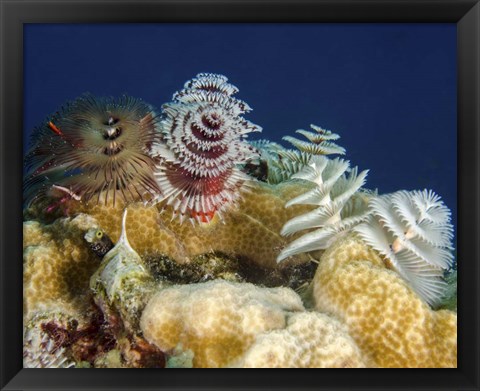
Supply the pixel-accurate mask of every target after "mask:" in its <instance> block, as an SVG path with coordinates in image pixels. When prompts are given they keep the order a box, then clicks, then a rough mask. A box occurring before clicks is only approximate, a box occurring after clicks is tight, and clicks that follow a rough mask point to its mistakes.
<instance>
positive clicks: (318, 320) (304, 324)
mask: <svg viewBox="0 0 480 391" xmlns="http://www.w3.org/2000/svg"><path fill="white" fill-rule="evenodd" d="M365 365H366V364H365V362H364V361H363V358H362V354H361V352H360V350H359V349H358V347H357V345H356V344H355V342H354V341H353V339H352V338H351V337H350V336H349V335H348V333H347V329H346V327H345V326H344V325H342V324H341V323H340V322H338V321H337V320H335V319H333V318H331V317H329V316H327V315H325V314H320V313H315V312H302V313H294V314H292V315H290V316H288V321H287V327H286V328H284V329H281V330H273V331H270V332H267V333H264V334H260V335H259V336H258V337H257V338H256V340H255V342H254V343H253V344H252V346H251V347H250V348H249V349H248V350H247V351H246V352H245V354H244V355H243V356H242V358H241V359H240V360H239V361H238V362H236V363H234V364H233V365H232V366H234V367H241V368H363V367H365Z"/></svg>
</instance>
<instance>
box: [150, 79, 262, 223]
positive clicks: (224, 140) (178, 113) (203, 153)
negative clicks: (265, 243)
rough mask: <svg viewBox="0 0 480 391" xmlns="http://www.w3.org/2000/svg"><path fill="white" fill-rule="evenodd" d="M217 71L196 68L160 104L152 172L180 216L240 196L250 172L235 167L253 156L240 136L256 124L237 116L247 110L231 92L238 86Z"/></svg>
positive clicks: (215, 209)
mask: <svg viewBox="0 0 480 391" xmlns="http://www.w3.org/2000/svg"><path fill="white" fill-rule="evenodd" d="M227 80H228V79H227V78H226V77H225V76H222V75H216V74H210V73H201V74H198V75H197V77H195V78H194V79H192V80H190V81H187V82H186V83H185V86H184V89H183V90H181V91H179V92H177V93H175V94H174V96H173V101H172V102H170V103H167V104H165V105H164V106H163V111H164V119H163V120H162V121H161V123H160V126H161V129H162V141H161V142H160V143H158V144H157V145H156V147H154V150H156V154H157V155H158V157H159V158H160V161H161V162H160V164H159V165H158V170H157V172H156V174H155V176H156V180H157V184H158V186H159V188H160V190H161V196H160V197H158V199H157V201H164V200H166V203H167V204H168V205H172V206H173V210H174V217H176V216H178V217H179V218H180V220H181V221H183V220H184V219H186V218H188V219H191V220H192V221H195V220H196V221H198V222H208V221H210V220H211V219H212V218H213V216H214V215H215V213H218V214H220V216H221V211H222V210H225V209H226V208H227V207H228V206H229V205H231V204H233V203H234V202H235V201H236V200H237V199H238V198H239V196H240V190H242V189H243V188H244V187H245V185H246V184H247V183H248V182H247V181H248V180H250V178H249V177H248V176H247V175H246V174H244V173H243V172H242V171H240V169H239V168H238V167H237V166H238V165H239V164H242V163H246V162H247V161H248V160H250V159H252V158H254V157H256V156H257V152H256V150H255V148H253V147H252V146H251V145H249V144H248V143H246V142H245V141H244V138H245V137H246V136H247V134H248V133H250V132H258V131H261V128H260V127H259V126H257V125H254V124H252V123H251V122H249V121H247V120H245V119H244V118H243V117H241V115H242V114H244V113H246V112H248V111H250V110H251V109H250V107H249V106H248V105H247V104H246V103H245V102H243V101H241V100H239V99H236V98H234V97H232V95H233V94H235V93H236V92H237V91H238V89H237V88H236V87H235V86H233V85H232V84H229V83H228V82H227Z"/></svg>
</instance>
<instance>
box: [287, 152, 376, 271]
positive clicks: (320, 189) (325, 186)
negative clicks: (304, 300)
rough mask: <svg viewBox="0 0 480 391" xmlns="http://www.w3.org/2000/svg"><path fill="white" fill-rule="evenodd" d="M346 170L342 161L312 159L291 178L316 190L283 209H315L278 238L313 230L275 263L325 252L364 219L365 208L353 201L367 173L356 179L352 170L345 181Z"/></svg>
mask: <svg viewBox="0 0 480 391" xmlns="http://www.w3.org/2000/svg"><path fill="white" fill-rule="evenodd" d="M349 166H350V164H349V162H348V161H345V160H343V159H339V158H336V159H333V160H330V159H328V158H326V157H324V156H313V157H312V158H311V159H310V161H309V163H308V165H307V166H305V167H303V168H302V169H301V170H300V171H299V172H298V173H297V174H295V175H293V176H292V178H294V179H303V180H306V181H309V182H312V183H314V184H315V187H314V188H313V189H312V190H309V191H308V192H306V193H304V194H301V195H299V196H297V197H295V198H294V199H292V200H290V201H288V202H287V203H286V204H285V207H287V208H288V207H290V206H292V205H315V206H316V207H317V208H316V209H314V210H313V211H310V212H308V213H305V214H302V215H300V216H296V217H294V218H293V219H291V220H289V221H287V223H286V224H285V225H284V226H283V228H282V230H281V234H282V235H284V236H285V235H291V234H293V233H296V232H298V231H302V230H307V229H310V228H315V230H313V231H310V232H308V233H306V234H304V235H303V236H301V237H300V238H298V239H296V240H294V241H292V242H291V243H290V244H289V245H288V246H287V247H286V248H284V249H283V250H282V252H281V253H280V254H279V256H278V258H277V261H278V262H280V261H282V260H284V259H285V258H288V257H289V256H291V255H295V254H298V253H302V252H308V251H314V250H323V249H326V248H328V246H329V245H330V244H331V243H333V242H334V241H335V240H336V239H338V237H339V236H340V235H342V234H344V233H345V232H348V231H349V230H350V229H351V228H352V227H353V226H354V225H356V224H358V223H359V222H361V221H362V220H363V219H365V216H366V215H365V211H366V204H365V203H362V202H360V203H356V202H355V199H354V198H352V197H353V196H354V194H355V193H356V192H357V191H358V190H359V189H360V187H361V186H363V184H364V183H365V178H366V176H367V173H368V170H366V171H362V172H361V173H360V174H358V175H357V167H355V168H353V169H352V170H351V172H350V175H349V176H348V177H347V174H346V172H347V171H348V170H349ZM357 200H358V199H357ZM359 201H362V200H361V199H360V200H359Z"/></svg>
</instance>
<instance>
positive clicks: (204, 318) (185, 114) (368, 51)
mask: <svg viewBox="0 0 480 391" xmlns="http://www.w3.org/2000/svg"><path fill="white" fill-rule="evenodd" d="M25 26H26V27H25V29H24V179H23V194H24V211H23V216H24V224H23V276H24V278H23V313H24V319H23V323H24V331H23V335H24V338H23V341H24V344H23V366H24V367H25V368H455V367H457V262H458V260H457V254H456V235H457V227H456V203H457V198H456V170H457V167H456V158H457V155H456V56H455V52H456V32H455V28H456V27H455V24H391V25H390V24H355V25H350V24H164V25H162V24H158V25H156V24H152V25H149V24H144V25H136V24H129V25H120V24H118V25H116V24H112V25H102V24H99V25H86V24H79V25H68V24H65V25H48V24H42V25H36V24H27V25H25Z"/></svg>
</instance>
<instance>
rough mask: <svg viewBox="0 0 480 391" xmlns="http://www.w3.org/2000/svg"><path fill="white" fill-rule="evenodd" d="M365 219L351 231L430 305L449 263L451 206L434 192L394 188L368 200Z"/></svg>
mask: <svg viewBox="0 0 480 391" xmlns="http://www.w3.org/2000/svg"><path fill="white" fill-rule="evenodd" d="M368 208H369V214H370V216H369V218H368V220H367V221H365V222H364V223H362V224H360V225H358V226H357V227H355V228H354V230H355V231H356V232H357V233H358V234H359V236H360V237H361V238H362V239H363V240H364V241H365V242H366V243H368V244H369V245H370V246H372V247H373V248H374V249H375V250H377V251H379V252H380V253H381V254H382V255H383V256H384V257H385V258H386V259H387V260H388V265H389V266H390V267H391V268H392V269H394V270H396V271H397V272H398V273H399V274H400V275H401V276H402V277H403V278H404V279H405V280H406V281H408V283H409V284H410V285H411V286H412V288H413V289H414V290H415V291H416V292H417V293H418V294H419V295H420V296H421V297H422V298H423V299H424V300H425V301H426V302H427V303H429V304H430V305H436V304H438V303H439V301H440V300H441V299H442V297H443V296H444V294H445V291H446V288H447V284H446V283H445V281H444V279H443V273H444V270H448V269H449V268H450V267H451V266H452V263H453V253H452V251H451V250H452V238H453V226H452V225H451V224H450V215H451V212H450V210H449V209H448V208H447V207H446V206H445V204H444V203H443V202H442V201H441V200H440V197H439V196H438V195H436V194H435V193H434V192H433V191H431V190H429V191H427V190H423V191H412V192H407V191H398V192H396V193H393V194H388V195H383V196H381V197H374V198H372V199H371V200H370V202H369V205H368Z"/></svg>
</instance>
